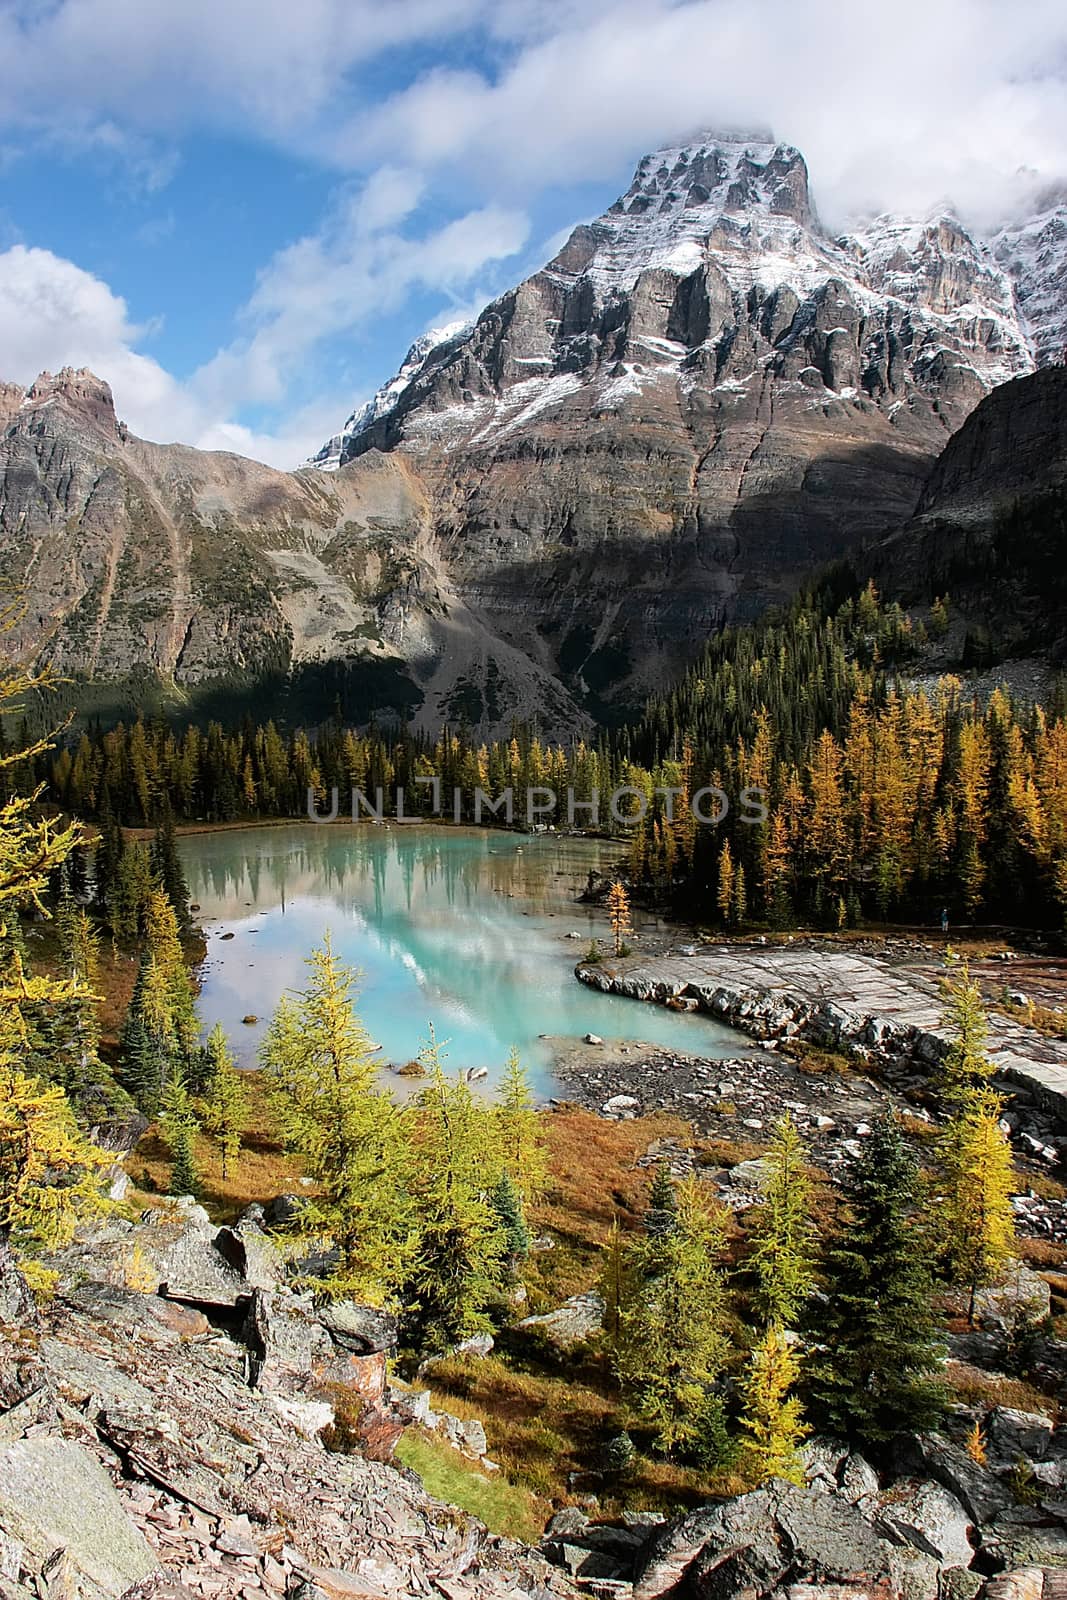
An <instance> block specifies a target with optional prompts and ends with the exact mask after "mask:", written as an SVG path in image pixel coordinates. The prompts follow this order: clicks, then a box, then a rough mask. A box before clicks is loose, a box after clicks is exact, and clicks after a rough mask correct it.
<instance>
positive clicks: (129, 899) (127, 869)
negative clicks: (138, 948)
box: [107, 845, 152, 944]
mask: <svg viewBox="0 0 1067 1600" xmlns="http://www.w3.org/2000/svg"><path fill="white" fill-rule="evenodd" d="M151 888H152V868H151V864H150V862H149V859H148V853H147V851H145V850H143V849H142V848H141V847H140V845H129V846H127V847H126V848H125V849H124V850H123V852H122V854H121V855H120V856H119V858H118V862H117V864H116V866H115V870H114V875H113V877H111V879H110V881H109V883H108V889H107V920H108V923H109V925H110V928H111V931H112V933H113V934H114V936H115V938H116V939H119V940H121V941H122V942H123V943H124V944H132V943H133V941H134V940H135V939H136V938H137V935H138V934H139V933H140V931H141V919H142V916H143V913H144V908H145V903H146V901H147V899H148V896H149V893H150V892H151Z"/></svg>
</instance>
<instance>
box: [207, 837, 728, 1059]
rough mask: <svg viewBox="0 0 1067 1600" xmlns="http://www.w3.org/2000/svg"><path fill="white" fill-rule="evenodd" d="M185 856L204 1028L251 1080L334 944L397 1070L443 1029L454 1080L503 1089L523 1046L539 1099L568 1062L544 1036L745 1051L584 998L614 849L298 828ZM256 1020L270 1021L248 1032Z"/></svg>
mask: <svg viewBox="0 0 1067 1600" xmlns="http://www.w3.org/2000/svg"><path fill="white" fill-rule="evenodd" d="M181 853H182V858H183V861H184V863H185V869H186V873H187V875H188V879H189V887H190V891H191V893H192V897H193V900H194V901H196V902H198V903H199V905H200V907H201V912H200V916H201V920H202V921H203V923H204V928H205V932H206V933H207V936H208V960H207V964H206V967H205V970H204V977H203V989H202V993H201V998H200V1012H201V1015H202V1017H203V1019H204V1023H205V1026H206V1027H211V1026H212V1025H213V1024H214V1023H215V1022H221V1023H222V1024H223V1026H224V1027H225V1028H226V1031H227V1033H228V1034H229V1036H230V1038H231V1041H232V1043H233V1046H234V1049H235V1051H236V1053H237V1055H238V1058H239V1059H240V1060H241V1061H242V1062H243V1063H245V1064H249V1065H250V1064H252V1063H253V1062H254V1060H255V1057H256V1051H257V1048H258V1045H259V1042H260V1040H261V1039H262V1036H263V1033H264V1030H265V1026H266V1022H267V1020H268V1019H269V1016H270V1013H271V1012H272V1010H273V1008H274V1006H275V1005H276V1004H277V1001H278V997H279V995H280V994H281V993H282V992H283V991H284V990H286V989H293V988H300V987H302V986H303V985H304V983H305V980H306V968H305V966H304V958H305V957H306V956H307V954H308V953H309V951H310V950H311V948H312V946H313V945H315V944H318V943H320V942H321V940H322V937H323V934H324V933H325V932H326V931H327V930H329V932H330V934H331V935H332V937H333V942H334V948H335V950H336V951H337V952H338V953H339V954H340V955H341V957H342V958H343V959H344V960H345V961H346V962H348V963H349V964H350V965H352V966H355V967H357V968H358V969H359V970H360V973H361V978H360V995H359V1010H360V1014H361V1016H362V1018H363V1020H364V1022H365V1023H366V1025H367V1027H368V1028H369V1030H370V1032H371V1034H372V1036H373V1037H374V1038H375V1039H376V1040H377V1041H379V1042H380V1043H381V1045H382V1060H383V1063H388V1062H395V1063H399V1062H404V1061H408V1060H410V1059H411V1058H412V1057H413V1056H415V1055H417V1054H418V1052H419V1050H420V1048H421V1046H422V1044H423V1043H424V1042H425V1039H426V1035H427V1029H428V1025H429V1024H430V1023H431V1022H432V1023H433V1025H434V1028H435V1029H436V1032H437V1037H438V1039H439V1040H441V1041H446V1042H447V1056H448V1063H449V1064H450V1065H451V1066H453V1067H459V1066H463V1067H479V1066H484V1067H487V1068H488V1069H489V1071H490V1074H491V1075H492V1076H493V1077H495V1076H496V1074H497V1073H498V1072H499V1069H500V1067H501V1066H502V1065H503V1062H504V1060H505V1058H506V1056H507V1053H508V1051H509V1050H510V1049H511V1048H512V1047H513V1046H516V1047H517V1048H518V1049H519V1051H520V1052H521V1054H522V1057H523V1060H524V1061H525V1062H526V1064H527V1067H528V1068H529V1070H530V1073H531V1077H532V1078H534V1080H535V1081H536V1082H537V1085H538V1087H539V1088H541V1089H547V1088H548V1087H549V1086H550V1077H551V1066H552V1061H553V1048H552V1046H551V1045H550V1044H549V1043H548V1042H547V1041H545V1040H544V1039H541V1038H539V1035H541V1034H548V1035H552V1036H555V1037H557V1038H558V1037H560V1036H563V1037H567V1038H581V1037H582V1035H583V1034H585V1033H598V1034H600V1035H601V1036H603V1037H604V1038H629V1039H635V1040H642V1041H646V1042H649V1043H658V1044H663V1045H667V1046H669V1047H671V1048H675V1049H683V1050H689V1051H694V1052H699V1053H701V1054H706V1055H713V1056H724V1055H731V1054H734V1053H736V1052H737V1051H738V1049H739V1048H740V1047H741V1046H742V1041H741V1040H740V1038H739V1036H738V1035H736V1034H734V1033H732V1032H731V1031H730V1030H729V1029H727V1028H722V1027H719V1026H718V1025H717V1024H715V1023H713V1022H712V1021H711V1020H710V1019H708V1018H704V1017H691V1016H684V1015H681V1014H678V1013H675V1012H670V1011H665V1010H663V1009H662V1008H660V1007H657V1006H642V1005H638V1004H636V1003H635V1002H633V1001H630V1000H623V999H620V998H618V997H616V996H610V995H601V994H598V993H596V992H595V991H593V990H590V989H587V988H585V987H584V986H583V985H581V984H579V983H577V982H576V980H575V978H574V976H573V972H572V968H573V966H574V962H575V961H576V960H577V958H578V956H579V955H580V954H582V953H583V952H584V950H585V949H586V947H587V945H588V943H589V940H590V939H591V938H592V937H593V935H594V934H596V935H598V936H599V937H600V938H601V939H602V940H603V939H604V938H605V932H606V922H605V918H604V914H603V912H602V911H594V910H592V909H591V908H589V907H587V906H582V905H577V904H575V896H576V895H577V894H578V893H579V892H580V891H581V889H582V887H583V885H584V884H585V881H586V877H587V874H588V873H589V871H590V869H591V868H596V869H598V870H601V871H607V870H609V869H610V867H611V865H612V863H613V862H614V860H615V859H616V858H617V855H618V846H617V845H613V844H611V843H610V842H609V841H607V840H598V839H561V838H557V837H555V836H554V835H551V834H540V835H537V836H527V835H520V834H509V833H503V832H500V833H496V832H481V831H476V830H474V829H455V828H434V827H413V828H397V827H393V828H380V827H370V826H363V827H358V828H354V827H352V826H350V825H344V824H340V825H328V826H327V825H323V826H319V825H316V824H314V823H296V824H280V825H278V826H276V827H275V826H272V827H268V828H247V829H234V830H228V831H221V832H218V833H210V834H192V835H187V836H185V837H184V838H183V839H182V841H181ZM636 921H637V923H638V930H639V931H640V929H641V928H642V926H644V927H650V926H654V923H653V922H652V921H651V920H649V919H645V921H644V922H642V919H641V917H640V915H638V916H637V918H636ZM571 932H575V933H578V934H579V935H580V938H579V939H570V938H568V937H567V935H568V933H571ZM226 934H232V935H233V938H232V939H227V938H225V937H224V936H225V935H226ZM637 947H638V948H640V944H639V943H638V946H637ZM246 1015H255V1016H257V1017H258V1018H259V1019H260V1021H259V1022H258V1023H257V1024H255V1025H253V1026H249V1025H245V1024H243V1023H242V1020H241V1019H242V1018H243V1017H244V1016H246Z"/></svg>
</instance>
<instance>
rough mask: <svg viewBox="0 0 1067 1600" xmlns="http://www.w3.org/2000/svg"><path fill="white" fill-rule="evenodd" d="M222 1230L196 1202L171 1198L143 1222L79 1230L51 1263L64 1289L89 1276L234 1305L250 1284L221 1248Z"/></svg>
mask: <svg viewBox="0 0 1067 1600" xmlns="http://www.w3.org/2000/svg"><path fill="white" fill-rule="evenodd" d="M217 1233H218V1229H217V1228H216V1227H215V1224H214V1223H213V1222H212V1221H211V1219H210V1217H209V1216H208V1214H207V1212H206V1211H205V1210H204V1208H203V1206H200V1205H197V1203H196V1201H195V1200H189V1199H180V1200H167V1201H166V1202H165V1203H164V1204H163V1205H161V1206H159V1207H158V1208H156V1209H154V1210H151V1211H146V1212H145V1213H144V1215H143V1216H142V1217H141V1219H140V1221H139V1222H135V1223H130V1222H124V1221H121V1220H117V1219H108V1220H105V1221H103V1222H98V1223H94V1224H90V1225H89V1226H87V1227H85V1228H82V1229H79V1231H78V1233H77V1235H76V1236H75V1239H74V1241H73V1243H72V1244H70V1245H69V1246H67V1247H66V1248H65V1249H64V1250H61V1251H59V1252H57V1253H56V1254H55V1255H54V1256H52V1257H50V1258H49V1259H48V1265H49V1266H51V1267H54V1268H55V1269H56V1270H57V1271H58V1272H59V1275H60V1285H61V1288H62V1287H64V1286H67V1285H77V1284H78V1283H80V1282H82V1281H84V1279H85V1278H87V1277H88V1278H91V1279H94V1280H96V1281H97V1282H101V1283H107V1284H110V1285H112V1286H113V1287H114V1288H117V1289H134V1290H139V1291H140V1292H141V1293H144V1294H165V1295H167V1296H169V1297H170V1298H171V1299H175V1300H188V1301H192V1302H194V1303H196V1304H198V1305H205V1306H219V1307H225V1308H232V1307H234V1306H236V1305H237V1304H238V1303H239V1302H240V1301H242V1300H245V1299H247V1298H248V1294H249V1285H248V1284H247V1283H246V1282H245V1280H244V1278H243V1277H242V1276H241V1274H240V1273H239V1272H236V1271H235V1270H234V1268H233V1267H232V1266H230V1264H229V1263H228V1262H227V1261H226V1260H225V1259H224V1258H223V1256H222V1254H221V1252H220V1251H219V1250H218V1249H217V1248H216V1246H215V1237H216V1234H217Z"/></svg>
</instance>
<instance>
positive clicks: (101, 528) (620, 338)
mask: <svg viewBox="0 0 1067 1600" xmlns="http://www.w3.org/2000/svg"><path fill="white" fill-rule="evenodd" d="M1065 230H1067V224H1065V207H1064V204H1063V202H1062V199H1061V198H1058V197H1056V196H1052V197H1050V198H1049V200H1048V203H1047V204H1046V205H1045V206H1044V209H1043V210H1042V211H1041V213H1040V215H1039V216H1038V217H1036V218H1034V219H1033V220H1032V221H1031V222H1029V223H1027V224H1025V225H1023V226H1016V227H1013V228H1006V229H1004V230H1002V231H1001V233H1000V234H998V235H997V236H996V238H995V239H994V240H992V241H991V242H984V241H982V240H980V239H978V238H977V237H975V236H974V235H973V234H972V233H970V232H968V230H967V229H966V228H964V227H963V226H962V224H961V223H960V222H959V221H958V220H956V219H954V218H953V217H951V216H949V215H941V214H936V215H933V216H931V217H928V218H926V219H924V220H920V221H907V220H902V219H900V218H895V217H889V216H882V217H878V218H875V219H874V220H873V221H871V222H869V223H868V224H867V225H866V226H865V227H864V228H863V229H862V230H860V231H857V232H855V233H853V234H850V235H848V236H845V237H839V238H834V237H831V236H830V235H829V234H828V233H827V232H826V231H825V230H824V229H823V228H822V227H821V225H820V224H819V221H818V218H817V216H816V214H815V210H814V207H813V203H812V199H811V196H810V193H809V186H808V175H807V170H806V167H805V164H804V161H803V158H802V156H801V155H800V154H799V152H798V151H796V150H795V149H793V148H792V147H790V146H788V145H780V144H773V143H770V142H765V141H760V140H746V139H708V140H697V141H694V142H693V143H691V144H689V145H687V146H684V147H678V148H673V149H669V150H663V151H659V152H657V153H656V154H655V155H651V156H647V157H646V158H645V159H644V160H643V161H642V162H641V163H640V165H639V167H638V169H637V172H636V175H635V177H634V181H633V183H632V185H631V187H630V189H629V190H628V191H627V193H626V194H625V195H624V196H622V198H621V199H619V200H618V201H617V202H616V203H615V205H613V206H612V207H611V208H610V210H609V211H608V212H606V213H605V214H604V216H602V217H600V218H599V219H597V220H596V221H595V222H593V223H592V224H589V225H583V226H581V227H579V228H576V229H575V231H574V233H573V234H572V235H571V237H570V239H569V240H568V242H567V243H566V245H565V246H564V248H563V249H562V250H561V251H560V253H559V254H558V255H557V256H556V258H555V259H554V260H553V261H551V262H550V263H549V264H548V266H546V267H545V268H544V269H543V270H542V271H540V272H538V273H536V274H535V275H534V276H533V277H532V278H529V279H528V280H527V281H526V282H524V283H522V284H520V285H519V286H518V287H517V288H515V289H513V290H512V291H510V292H509V293H508V294H506V295H504V296H502V297H501V299H499V300H497V301H496V302H494V303H493V304H492V305H490V306H488V307H487V308H486V310H485V311H484V312H483V313H482V314H481V316H480V317H479V318H478V320H477V321H476V323H475V324H474V325H473V326H453V327H450V328H446V329H442V330H438V331H437V332H436V333H434V334H430V335H427V336H426V337H425V339H423V340H421V341H419V342H418V343H416V344H415V345H414V346H413V347H412V349H411V351H410V352H409V354H408V357H407V359H406V361H405V363H404V365H403V367H402V369H401V371H400V372H399V373H398V374H397V376H396V378H395V379H393V380H392V381H391V382H390V383H388V384H386V385H385V386H384V388H382V389H381V390H380V391H379V393H378V394H377V395H376V396H375V398H374V399H373V400H372V401H371V402H370V403H369V404H368V405H366V406H364V407H362V408H361V409H360V410H359V411H358V412H356V413H354V414H353V416H352V417H350V418H349V420H348V422H347V424H346V425H345V427H344V428H343V429H342V430H341V432H340V433H339V434H338V435H337V436H336V437H335V438H334V439H332V440H330V441H328V443H327V444H326V445H325V446H324V447H323V450H322V451H321V452H320V454H319V456H318V458H317V459H316V462H315V463H313V464H311V465H310V466H309V467H308V468H305V469H302V470H301V471H299V472H297V473H293V474H285V473H279V472H274V471H271V470H269V469H267V468H265V467H262V466H259V465H257V464H255V463H252V462H248V461H243V460H241V459H240V458H238V457H235V456H229V455H221V454H205V453H200V452H197V451H194V450H190V449H186V448H183V447H181V446H174V445H169V446H161V445H154V444H149V443H146V442H144V441H141V440H137V439H134V438H132V437H129V436H128V435H127V433H126V431H125V429H123V428H122V427H121V426H120V425H119V424H118V423H117V422H116V420H115V415H114V410H113V407H112V405H111V398H110V395H109V393H108V391H107V389H106V385H103V384H101V383H99V382H98V380H96V379H94V378H93V377H92V375H91V374H88V373H84V372H71V371H65V372H63V373H60V374H59V375H58V377H51V376H50V375H47V374H45V375H43V376H42V378H41V379H39V380H38V382H37V383H36V384H35V385H34V386H33V387H32V388H31V389H30V390H29V391H28V392H27V393H25V394H23V393H22V392H21V391H20V390H18V389H16V388H13V387H11V386H6V387H4V388H2V389H0V576H2V577H3V579H4V580H5V581H6V582H7V583H9V584H10V585H12V586H14V587H16V588H18V589H20V590H21V592H22V593H23V594H24V596H25V599H26V614H25V617H24V619H23V621H22V623H21V624H20V627H19V631H18V634H17V642H18V645H19V647H20V649H21V650H22V652H23V654H24V655H25V656H27V657H29V658H34V659H37V660H38V661H48V662H52V663H54V665H55V666H56V667H57V669H59V670H61V671H62V672H64V673H65V674H67V675H69V676H71V677H73V678H75V679H76V680H81V681H82V682H83V684H84V683H85V682H88V681H89V680H91V683H92V687H91V688H83V690H80V691H79V693H80V695H81V698H82V700H83V702H85V701H88V702H89V703H90V704H92V705H93V706H94V707H95V708H97V709H100V710H102V711H105V712H106V711H107V710H109V709H110V710H114V709H116V708H117V707H118V706H119V705H121V704H123V697H124V698H125V703H126V704H128V703H129V702H130V701H134V700H143V699H144V698H145V697H146V696H150V695H151V694H155V695H157V696H158V695H160V694H168V695H170V696H171V697H172V698H174V697H177V698H178V699H183V698H184V699H186V700H189V701H193V700H195V701H198V702H200V703H202V702H203V700H204V699H205V697H209V696H210V695H211V693H212V692H213V690H214V691H218V695H219V700H220V703H221V702H222V700H223V699H224V698H225V700H226V701H227V702H228V703H229V704H230V705H231V706H232V704H233V703H234V696H235V694H236V693H237V692H238V690H239V689H241V688H242V687H243V688H247V689H248V690H249V692H250V693H251V692H253V690H252V686H259V687H258V688H257V689H256V690H255V693H256V694H257V696H258V699H257V704H258V705H259V706H260V707H261V706H262V703H263V697H264V692H267V698H271V697H272V696H273V694H274V693H277V694H279V695H283V696H284V697H286V703H287V704H289V705H290V706H292V707H294V708H295V709H297V710H299V711H300V712H301V713H302V714H304V715H308V716H314V715H316V713H318V714H321V711H322V709H323V706H324V704H326V705H328V706H331V707H332V705H333V704H334V702H335V699H336V698H337V697H338V696H340V698H341V702H342V706H343V709H344V711H345V713H346V715H348V716H349V717H350V718H353V719H357V720H358V719H363V718H365V717H367V716H368V715H370V713H371V712H372V711H378V712H379V714H382V715H389V714H390V713H396V714H399V715H412V716H414V717H415V718H416V719H417V721H419V722H420V723H421V725H422V726H425V727H427V728H436V727H438V726H439V725H440V724H441V722H442V721H444V720H446V719H456V718H458V717H460V716H462V717H464V718H465V719H466V720H467V721H468V722H470V723H471V724H473V725H474V726H475V727H477V728H478V729H479V730H480V731H481V732H483V733H484V734H485V735H487V736H488V735H493V734H497V733H500V732H504V733H506V732H507V730H508V728H509V727H510V725H511V723H512V721H513V720H514V719H515V718H528V717H532V716H536V717H538V718H539V720H540V722H541V725H542V727H543V728H544V729H545V730H546V731H548V732H551V733H554V734H565V733H567V732H568V731H574V730H577V729H582V728H586V727H588V725H589V720H590V715H591V714H592V715H608V716H611V715H615V714H619V713H621V712H622V711H624V710H625V709H627V708H628V707H632V706H634V705H635V704H636V703H638V702H639V701H640V699H641V697H642V696H643V695H644V694H645V693H646V692H647V691H648V690H649V689H650V688H653V687H659V686H661V685H662V684H663V682H664V681H665V680H666V679H668V678H669V677H670V676H671V675H672V674H673V673H674V672H675V671H677V669H678V668H679V667H681V666H682V665H684V664H685V663H686V662H687V661H688V660H689V659H691V657H692V656H693V654H694V653H695V652H696V650H697V649H698V648H699V646H700V644H701V643H702V641H703V640H704V639H705V638H706V637H707V635H708V634H709V632H712V631H714V630H715V629H716V628H718V627H720V626H721V625H722V624H723V623H724V622H726V621H729V620H733V619H740V620H744V619H746V618H749V617H751V616H753V615H755V614H757V613H758V612H760V611H761V610H762V609H763V608H764V607H765V606H766V605H767V604H768V603H769V602H773V601H776V600H779V599H781V598H783V597H784V596H785V595H787V594H788V593H789V592H791V591H792V590H793V589H794V588H795V587H796V586H797V584H798V583H800V582H801V581H803V580H804V579H805V578H807V577H808V576H809V575H810V574H811V573H812V572H813V571H814V570H816V569H817V568H818V567H820V566H821V565H823V564H825V563H826V562H827V561H828V560H830V559H832V558H834V557H836V556H839V555H842V554H846V553H848V552H850V551H853V550H855V549H856V548H858V547H859V546H861V545H864V544H866V543H868V542H870V541H871V540H872V539H875V538H878V537H881V536H883V535H884V534H885V533H886V532H887V530H891V529H894V528H897V527H899V526H900V525H901V524H903V523H904V522H905V521H907V520H908V519H909V518H910V517H911V516H912V514H913V512H914V511H915V507H916V504H917V502H918V500H919V496H920V494H921V493H922V491H923V488H924V485H925V483H926V480H927V477H928V474H929V472H930V470H931V468H932V466H933V464H934V462H935V460H936V459H937V458H938V456H939V454H940V452H941V450H942V449H943V447H944V446H945V444H946V442H947V441H948V440H949V438H950V437H951V436H952V434H953V433H954V432H955V431H956V429H958V428H959V426H960V425H961V424H962V423H963V422H964V421H965V419H966V418H967V417H968V415H969V414H970V413H971V412H972V411H973V409H974V408H975V406H976V405H978V403H979V402H980V401H981V400H982V399H983V397H984V396H985V395H986V394H987V393H989V391H990V390H992V389H994V388H996V387H997V386H998V385H1001V384H1004V383H1006V382H1010V381H1011V380H1013V379H1015V378H1017V377H1019V376H1021V375H1025V374H1028V373H1030V372H1031V371H1032V370H1033V369H1034V366H1035V363H1038V362H1040V363H1048V362H1050V361H1052V360H1054V359H1055V358H1056V357H1057V352H1058V351H1061V349H1062V344H1063V342H1064V334H1065V321H1067V293H1065V291H1064V278H1065V275H1064V272H1063V266H1064V254H1065V249H1067V246H1065V242H1064V241H1065ZM107 685H111V686H112V688H111V689H109V688H107V687H106V686H107ZM263 685H267V691H264V690H263Z"/></svg>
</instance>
